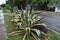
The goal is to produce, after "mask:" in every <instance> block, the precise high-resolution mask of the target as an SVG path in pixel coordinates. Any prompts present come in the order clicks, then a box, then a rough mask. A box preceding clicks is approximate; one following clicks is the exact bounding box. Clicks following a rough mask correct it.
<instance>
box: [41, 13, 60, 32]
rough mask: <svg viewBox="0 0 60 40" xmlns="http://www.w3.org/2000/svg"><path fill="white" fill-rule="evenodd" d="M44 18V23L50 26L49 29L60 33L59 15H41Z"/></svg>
mask: <svg viewBox="0 0 60 40" xmlns="http://www.w3.org/2000/svg"><path fill="white" fill-rule="evenodd" d="M41 16H43V17H44V19H43V20H42V21H43V23H45V24H47V25H48V28H51V29H53V30H54V31H57V32H59V33H60V16H57V15H44V14H43V15H41Z"/></svg>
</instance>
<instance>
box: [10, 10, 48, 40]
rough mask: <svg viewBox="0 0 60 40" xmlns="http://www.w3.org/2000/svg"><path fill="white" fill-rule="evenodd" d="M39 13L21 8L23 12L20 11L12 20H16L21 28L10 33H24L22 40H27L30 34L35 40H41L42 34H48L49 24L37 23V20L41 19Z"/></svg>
mask: <svg viewBox="0 0 60 40" xmlns="http://www.w3.org/2000/svg"><path fill="white" fill-rule="evenodd" d="M38 15H39V14H36V13H34V11H32V10H21V12H18V14H17V15H16V16H15V17H14V19H13V20H12V21H14V22H15V24H16V25H17V26H18V28H19V30H17V31H14V32H12V33H10V35H12V34H13V35H23V38H22V40H26V38H27V36H28V37H29V35H30V36H31V37H33V38H34V40H41V36H42V35H44V36H47V34H48V29H47V25H45V24H43V23H41V24H36V22H37V21H38V20H40V19H41V17H39V16H38ZM41 34H42V35H41ZM29 40H30V39H29Z"/></svg>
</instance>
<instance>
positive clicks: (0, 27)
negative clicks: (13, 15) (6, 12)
mask: <svg viewBox="0 0 60 40" xmlns="http://www.w3.org/2000/svg"><path fill="white" fill-rule="evenodd" d="M6 38H7V34H6V28H5V25H4V16H3V13H2V10H0V40H7V39H6Z"/></svg>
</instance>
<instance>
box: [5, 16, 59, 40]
mask: <svg viewBox="0 0 60 40" xmlns="http://www.w3.org/2000/svg"><path fill="white" fill-rule="evenodd" d="M4 18H5V26H6V29H7V33H8V34H9V33H11V32H12V31H14V29H15V27H14V25H13V24H12V23H11V17H10V16H7V15H5V16H4ZM49 37H50V40H60V36H59V35H58V34H56V33H54V32H52V31H49ZM8 40H22V35H17V36H12V35H8Z"/></svg>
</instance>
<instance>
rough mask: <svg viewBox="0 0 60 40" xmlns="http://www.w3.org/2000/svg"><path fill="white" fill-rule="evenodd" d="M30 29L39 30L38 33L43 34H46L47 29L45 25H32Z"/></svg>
mask: <svg viewBox="0 0 60 40" xmlns="http://www.w3.org/2000/svg"><path fill="white" fill-rule="evenodd" d="M32 28H35V29H39V30H40V31H42V32H44V33H45V34H47V33H48V28H47V25H45V24H35V25H33V27H32Z"/></svg>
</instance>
